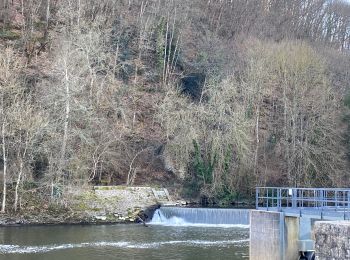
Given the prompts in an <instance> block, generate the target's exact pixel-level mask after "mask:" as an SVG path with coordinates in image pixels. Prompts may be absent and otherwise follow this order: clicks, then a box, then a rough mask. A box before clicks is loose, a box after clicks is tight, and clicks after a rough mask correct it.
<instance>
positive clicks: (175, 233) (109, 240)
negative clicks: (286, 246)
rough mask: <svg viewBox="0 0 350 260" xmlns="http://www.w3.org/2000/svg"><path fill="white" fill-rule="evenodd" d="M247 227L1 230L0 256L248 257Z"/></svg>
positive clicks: (80, 259) (49, 259) (23, 259)
mask: <svg viewBox="0 0 350 260" xmlns="http://www.w3.org/2000/svg"><path fill="white" fill-rule="evenodd" d="M248 246H249V229H247V228H246V227H242V226H239V225H238V226H226V227H217V226H205V225H201V226H187V225H180V226H171V225H170V226H163V225H149V226H148V227H144V226H142V225H136V224H135V225H134V224H132V225H102V226H101V225H97V226H93V225H86V226H83V225H81V226H80V225H73V226H69V225H67V226H22V227H1V228H0V260H109V259H130V260H131V259H162V260H164V259H174V260H175V259H176V260H178V259H188V260H190V259H191V260H196V259H198V260H199V259H201V260H205V259H214V260H221V259H232V260H240V259H247V258H249V253H248V251H249V249H248Z"/></svg>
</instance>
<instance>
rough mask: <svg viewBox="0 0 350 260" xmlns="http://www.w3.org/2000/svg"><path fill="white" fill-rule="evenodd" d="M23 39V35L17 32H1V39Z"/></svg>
mask: <svg viewBox="0 0 350 260" xmlns="http://www.w3.org/2000/svg"><path fill="white" fill-rule="evenodd" d="M20 37H21V35H20V34H19V33H17V32H14V31H11V30H2V31H0V39H4V40H17V39H19V38H20Z"/></svg>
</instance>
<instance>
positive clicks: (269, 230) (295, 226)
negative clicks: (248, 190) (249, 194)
mask: <svg viewBox="0 0 350 260" xmlns="http://www.w3.org/2000/svg"><path fill="white" fill-rule="evenodd" d="M298 237H299V220H298V218H297V217H285V216H284V213H283V212H271V211H261V210H252V211H251V214H250V260H271V259H273V260H296V259H298V256H299V252H298Z"/></svg>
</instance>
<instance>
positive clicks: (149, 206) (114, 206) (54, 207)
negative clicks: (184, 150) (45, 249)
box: [0, 186, 162, 226]
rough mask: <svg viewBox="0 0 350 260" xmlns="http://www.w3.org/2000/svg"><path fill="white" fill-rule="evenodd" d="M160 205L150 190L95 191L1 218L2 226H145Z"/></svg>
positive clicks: (34, 205) (34, 204)
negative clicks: (130, 224)
mask: <svg viewBox="0 0 350 260" xmlns="http://www.w3.org/2000/svg"><path fill="white" fill-rule="evenodd" d="M161 203H162V201H159V199H158V198H157V197H156V196H155V194H154V189H152V188H150V187H125V186H109V187H95V188H94V189H86V190H79V191H77V190H75V191H71V192H70V193H69V194H67V195H66V196H65V198H62V199H61V200H57V201H55V202H50V203H45V202H43V201H40V200H38V199H36V200H35V201H32V203H30V204H29V205H26V206H25V207H24V208H23V209H22V210H21V211H19V212H12V213H8V214H2V215H0V226H9V225H54V224H114V223H135V222H140V223H143V222H145V221H149V220H150V219H151V218H152V216H153V212H154V210H155V209H156V208H158V207H159V205H160V204H161Z"/></svg>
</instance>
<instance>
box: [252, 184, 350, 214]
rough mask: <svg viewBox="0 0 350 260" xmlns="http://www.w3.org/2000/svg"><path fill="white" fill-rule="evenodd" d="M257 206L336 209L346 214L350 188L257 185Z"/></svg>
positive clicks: (268, 207) (281, 208)
mask: <svg viewBox="0 0 350 260" xmlns="http://www.w3.org/2000/svg"><path fill="white" fill-rule="evenodd" d="M256 208H257V209H262V208H263V209H266V210H277V211H283V210H285V209H306V210H308V209H312V210H318V211H336V212H343V213H344V216H345V214H349V212H350V189H342V188H341V189H336V188H286V187H257V188H256Z"/></svg>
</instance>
